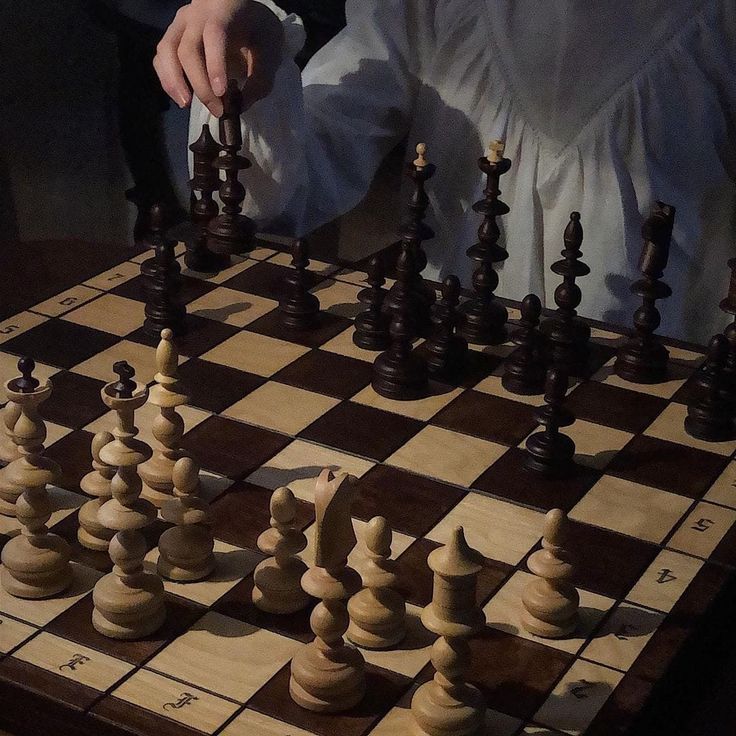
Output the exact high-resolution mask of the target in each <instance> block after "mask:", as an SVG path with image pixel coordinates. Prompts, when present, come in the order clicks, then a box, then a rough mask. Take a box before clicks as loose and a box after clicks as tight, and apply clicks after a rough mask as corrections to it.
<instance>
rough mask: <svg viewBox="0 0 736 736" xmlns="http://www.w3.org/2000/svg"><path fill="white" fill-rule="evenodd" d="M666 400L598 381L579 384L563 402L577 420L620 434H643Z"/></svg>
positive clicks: (663, 406)
mask: <svg viewBox="0 0 736 736" xmlns="http://www.w3.org/2000/svg"><path fill="white" fill-rule="evenodd" d="M667 404H668V401H667V399H663V398H660V397H659V396H651V395H650V394H645V393H642V392H641V391H629V390H628V389H625V388H619V387H618V386H609V385H608V384H607V383H600V382H599V381H589V382H587V383H581V384H580V385H579V386H577V388H575V389H574V390H573V391H572V392H571V393H570V395H569V397H568V399H567V406H568V407H569V408H570V410H571V411H572V413H573V414H574V415H575V416H576V418H577V419H584V420H586V421H588V422H595V423H596V424H602V425H604V426H606V427H613V428H614V429H621V430H623V431H624V432H632V433H637V432H643V431H644V430H645V429H646V428H647V427H648V426H649V425H650V424H651V423H652V422H653V421H654V420H655V419H656V418H657V417H658V416H659V415H660V414H661V413H662V411H664V408H665V407H666V406H667Z"/></svg>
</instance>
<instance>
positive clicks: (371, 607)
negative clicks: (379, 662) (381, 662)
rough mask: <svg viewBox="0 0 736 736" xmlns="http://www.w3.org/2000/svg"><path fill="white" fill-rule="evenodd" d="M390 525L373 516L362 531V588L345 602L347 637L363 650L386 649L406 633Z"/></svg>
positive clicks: (384, 520) (403, 607)
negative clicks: (365, 558)
mask: <svg viewBox="0 0 736 736" xmlns="http://www.w3.org/2000/svg"><path fill="white" fill-rule="evenodd" d="M391 536H392V533H391V527H390V526H389V525H388V522H387V521H386V519H384V518H383V516H375V517H374V518H373V519H371V520H370V521H369V522H368V526H367V527H366V530H365V538H364V542H365V546H366V548H367V551H368V561H367V563H366V565H365V567H364V569H363V573H362V577H363V586H364V587H363V589H362V590H360V591H358V592H357V593H356V594H355V595H354V596H353V597H352V598H351V599H350V601H349V603H348V613H349V614H350V626H349V627H348V632H347V637H348V639H349V640H350V641H351V642H353V644H357V645H358V646H361V647H364V648H365V649H389V648H391V647H393V646H395V645H396V644H398V643H399V642H400V641H401V640H402V639H403V638H404V637H405V636H406V603H405V602H404V599H403V597H402V596H401V594H400V593H399V592H398V591H397V590H396V584H397V580H398V576H397V574H396V561H395V560H392V559H391Z"/></svg>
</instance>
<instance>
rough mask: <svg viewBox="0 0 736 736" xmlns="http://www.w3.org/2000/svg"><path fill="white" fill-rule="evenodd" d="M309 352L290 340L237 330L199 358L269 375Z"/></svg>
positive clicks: (265, 375)
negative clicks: (236, 332)
mask: <svg viewBox="0 0 736 736" xmlns="http://www.w3.org/2000/svg"><path fill="white" fill-rule="evenodd" d="M308 352H309V348H305V347H303V346H302V345H296V344H295V343H292V342H285V341H284V340H277V339H275V338H273V337H266V336H265V335H257V334H256V333H254V332H239V333H238V334H237V335H233V336H232V337H231V338H229V339H227V340H225V342H222V343H220V344H219V345H218V346H217V347H215V348H213V349H212V350H210V351H209V352H208V353H205V354H204V355H203V356H202V358H203V360H209V361H211V362H213V363H220V364H221V365H228V366H230V367H231V368H237V369H238V370H241V371H248V372H249V373H255V374H256V375H258V376H264V377H266V378H268V377H269V376H272V375H273V374H274V373H276V371H280V370H281V369H282V368H285V367H286V366H287V365H289V363H293V362H294V361H295V360H296V359H297V358H301V356H302V355H305V354H306V353H308Z"/></svg>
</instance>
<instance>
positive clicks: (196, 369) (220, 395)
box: [179, 358, 266, 413]
mask: <svg viewBox="0 0 736 736" xmlns="http://www.w3.org/2000/svg"><path fill="white" fill-rule="evenodd" d="M179 375H180V376H181V380H182V381H183V382H184V385H185V386H186V388H187V391H188V392H189V403H190V404H192V406H198V407H200V408H202V409H207V410H208V411H212V412H215V413H218V412H221V411H222V410H223V409H227V407H228V406H232V405H233V404H234V403H235V402H236V401H239V400H240V399H242V398H243V397H244V396H247V395H248V394H249V393H250V392H251V391H254V390H255V389H257V388H258V387H259V386H261V385H262V384H263V383H265V381H266V379H265V378H262V377H261V376H256V375H254V374H253V373H246V372H245V371H239V370H238V369H237V368H230V366H226V365H222V364H220V363H211V362H210V361H208V360H202V359H201V358H192V359H191V360H187V361H186V362H185V363H183V364H182V365H181V367H180V368H179Z"/></svg>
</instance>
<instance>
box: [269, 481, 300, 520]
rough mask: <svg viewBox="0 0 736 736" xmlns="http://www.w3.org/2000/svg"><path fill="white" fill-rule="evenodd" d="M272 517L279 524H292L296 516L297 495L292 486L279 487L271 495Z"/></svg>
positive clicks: (270, 507)
mask: <svg viewBox="0 0 736 736" xmlns="http://www.w3.org/2000/svg"><path fill="white" fill-rule="evenodd" d="M269 509H270V511H271V517H272V518H273V519H274V520H275V521H276V522H277V523H278V524H290V523H291V522H292V521H294V517H295V516H296V497H295V496H294V493H293V492H292V490H291V488H288V487H287V486H282V487H281V488H277V489H276V490H275V491H274V492H273V495H272V496H271V503H270V505H269Z"/></svg>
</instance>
